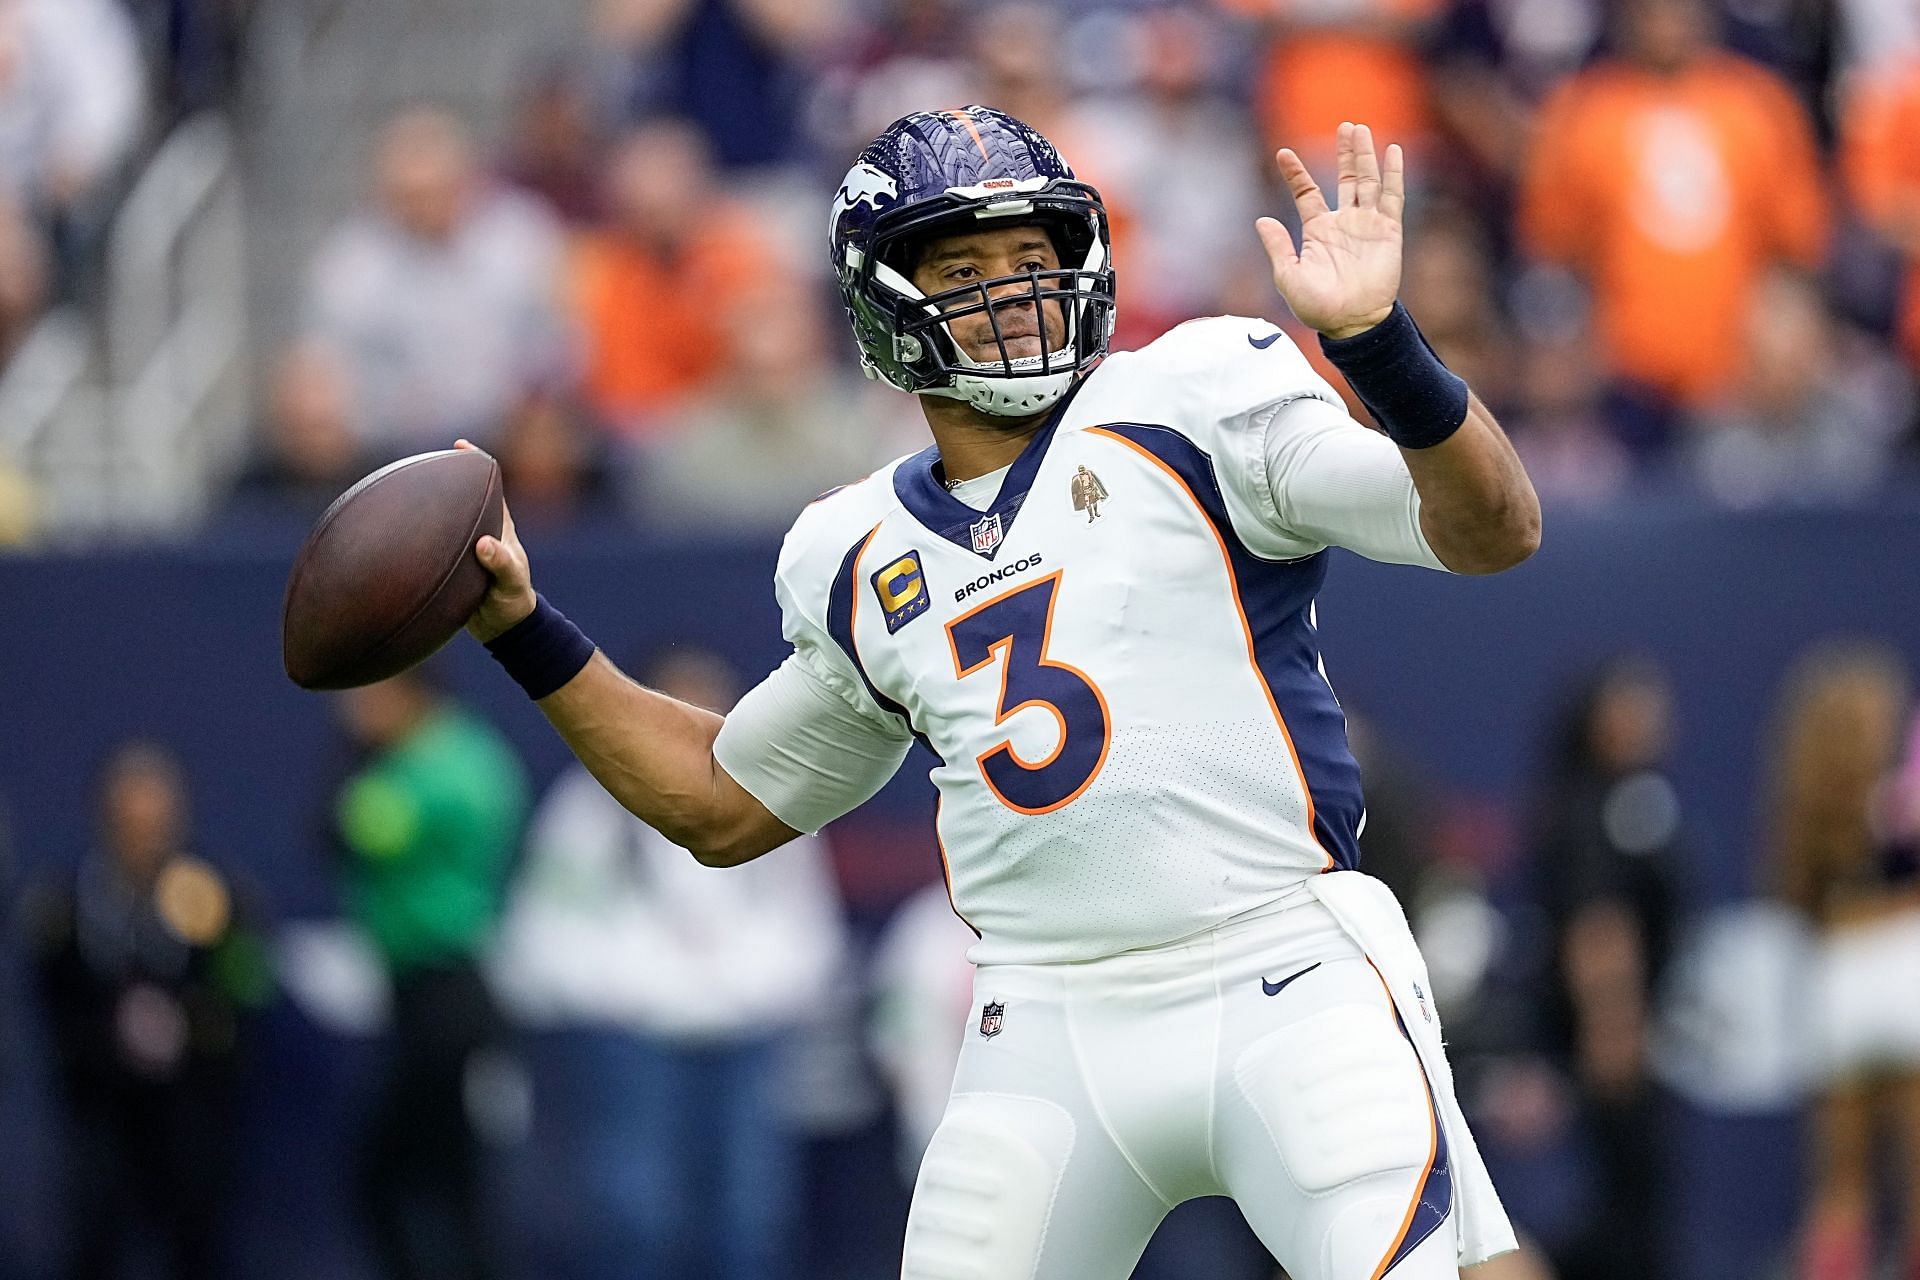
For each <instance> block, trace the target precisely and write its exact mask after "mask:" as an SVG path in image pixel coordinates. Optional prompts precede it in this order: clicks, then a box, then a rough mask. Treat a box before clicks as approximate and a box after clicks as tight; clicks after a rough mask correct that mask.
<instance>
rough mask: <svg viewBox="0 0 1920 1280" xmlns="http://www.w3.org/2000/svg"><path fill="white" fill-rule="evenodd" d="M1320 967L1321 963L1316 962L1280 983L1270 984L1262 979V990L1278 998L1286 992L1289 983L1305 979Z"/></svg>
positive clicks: (1281, 980)
mask: <svg viewBox="0 0 1920 1280" xmlns="http://www.w3.org/2000/svg"><path fill="white" fill-rule="evenodd" d="M1319 967H1320V961H1318V960H1316V961H1314V962H1313V963H1312V964H1310V965H1308V966H1307V967H1306V968H1304V969H1302V970H1301V971H1300V972H1298V973H1296V974H1291V975H1289V976H1288V977H1285V978H1282V979H1280V981H1278V982H1268V981H1267V980H1266V979H1265V978H1262V979H1260V989H1261V990H1262V991H1264V992H1266V993H1267V994H1268V995H1270V996H1277V995H1279V994H1280V993H1281V992H1282V991H1284V990H1286V988H1287V984H1288V983H1289V982H1293V981H1295V980H1296V979H1299V978H1304V977H1306V976H1307V975H1308V974H1310V973H1312V972H1313V971H1314V970H1315V969H1318V968H1319Z"/></svg>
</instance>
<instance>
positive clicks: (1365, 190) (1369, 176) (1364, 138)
mask: <svg viewBox="0 0 1920 1280" xmlns="http://www.w3.org/2000/svg"><path fill="white" fill-rule="evenodd" d="M1351 136H1352V138H1353V173H1354V187H1353V202H1354V203H1355V204H1356V205H1358V206H1360V207H1361V208H1362V209H1376V208H1378V207H1379V206H1380V157H1379V156H1378V155H1377V154H1376V153H1375V152H1374V149H1373V130H1371V129H1369V128H1367V126H1366V125H1363V124H1356V125H1354V126H1353V133H1352V135H1351ZM1340 203H1341V206H1342V207H1345V205H1346V201H1345V200H1344V199H1343V200H1341V202H1340Z"/></svg>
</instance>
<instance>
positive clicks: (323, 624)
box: [280, 449, 504, 689]
mask: <svg viewBox="0 0 1920 1280" xmlns="http://www.w3.org/2000/svg"><path fill="white" fill-rule="evenodd" d="M503 496H504V495H503V492H502V489H501V483H500V464H499V463H497V462H495V461H494V460H493V458H492V457H491V456H490V455H488V454H486V453H482V452H480V451H479V450H477V449H445V450H441V451H440V452H437V453H422V454H417V455H415V456H414V457H411V458H402V459H400V460H399V461H398V462H394V463H389V464H388V465H387V466H384V467H382V468H380V470H378V471H376V472H374V473H373V474H372V475H370V476H368V477H366V478H365V479H364V480H362V481H360V482H359V483H358V484H356V485H354V486H353V487H352V488H351V489H348V490H347V491H346V492H345V493H343V494H341V495H340V496H339V497H338V498H336V499H335V500H334V503H333V505H332V506H330V507H328V508H327V510H326V513H325V514H324V515H322V516H321V517H320V521H319V523H318V524H316V525H315V526H314V527H313V532H312V533H310V534H308V535H307V540H306V542H305V543H304V544H302V546H301V548H300V554H299V555H298V556H296V557H295V558H294V562H293V572H292V573H291V574H290V575H288V578H287V593H286V598H285V601H284V602H283V604H282V607H281V612H280V650H281V658H282V661H283V662H284V663H285V666H286V670H287V676H288V677H289V678H290V679H291V680H292V681H293V682H294V683H295V684H297V685H299V686H300V687H301V688H303V689H348V688H352V687H354V686H356V685H363V684H372V683H374V682H375V681H377V680H384V679H386V678H387V677H389V676H393V675H397V674H399V673H400V672H402V671H405V670H406V669H407V668H408V667H411V666H413V665H414V664H415V663H418V662H420V661H422V660H424V659H425V658H426V657H427V656H428V655H430V654H432V653H433V652H434V651H435V650H436V649H438V648H440V646H441V645H444V644H445V643H446V642H447V641H448V640H451V639H452V638H453V636H454V633H455V632H457V631H459V630H460V628H461V627H462V626H463V625H464V624H465V623H466V620H467V619H468V618H469V617H470V616H472V614H473V611H474V610H475V609H476V608H478V607H479V605H480V601H481V600H482V598H484V597H485V595H486V593H487V585H488V582H489V575H488V573H487V571H486V569H485V568H484V567H482V566H481V564H480V562H479V561H478V560H477V559H475V558H474V555H473V545H474V543H475V542H476V541H478V540H479V538H480V536H481V535H482V534H491V535H492V536H494V537H499V536H500V524H501V517H502V512H503V510H504V508H503V505H502V503H503Z"/></svg>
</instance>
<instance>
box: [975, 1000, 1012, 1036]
mask: <svg viewBox="0 0 1920 1280" xmlns="http://www.w3.org/2000/svg"><path fill="white" fill-rule="evenodd" d="M1006 1012H1007V1006H1005V1005H1003V1004H1000V1003H998V1002H997V1001H996V1002H994V1003H991V1004H989V1005H987V1007H986V1008H984V1009H982V1010H980V1034H981V1035H983V1036H986V1037H987V1038H989V1039H991V1038H993V1037H994V1036H997V1035H999V1034H1000V1019H1001V1018H1002V1017H1003V1016H1005V1014H1006Z"/></svg>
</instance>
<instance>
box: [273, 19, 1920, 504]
mask: <svg viewBox="0 0 1920 1280" xmlns="http://www.w3.org/2000/svg"><path fill="white" fill-rule="evenodd" d="M967 101H979V102H985V103H989V104H992V105H994V106H997V107H1001V108H1004V109H1006V110H1009V111H1012V112H1013V113H1015V114H1016V115H1019V116H1021V117H1023V118H1025V119H1027V120H1029V121H1030V122H1032V123H1034V124H1035V125H1037V126H1038V127H1040V128H1041V129H1042V130H1043V131H1044V132H1046V133H1047V134H1048V135H1049V136H1051V137H1053V138H1054V139H1055V140H1056V141H1057V142H1058V143H1059V145H1060V146H1061V148H1062V150H1063V151H1064V153H1065V154H1066V155H1067V156H1068V158H1069V160H1070V161H1071V162H1072V163H1073V164H1074V165H1075V166H1076V167H1077V169H1078V170H1079V172H1080V173H1081V174H1082V176H1084V177H1086V178H1088V179H1090V180H1091V181H1093V182H1094V183H1096V184H1097V185H1098V186H1099V187H1100V189H1101V190H1102V191H1103V192H1104V194H1105V196H1106V199H1107V202H1108V205H1109V208H1110V210H1111V213H1112V216H1113V224H1114V229H1115V238H1116V241H1117V244H1116V249H1115V253H1116V260H1117V262H1118V265H1119V270H1120V281H1121V284H1120V289H1121V305H1120V311H1119V314H1120V333H1119V338H1118V345H1119V346H1121V347H1123V348H1124V347H1128V346H1134V345H1138V344H1141V343H1144V342H1147V341H1150V340H1151V339H1153V338H1154V337H1155V336H1157V335H1158V334H1159V333H1161V332H1163V331H1164V330H1165V329H1167V328H1168V327H1170V326H1171V325H1173V324H1175V323H1178V322H1179V321H1181V320H1183V319H1186V318H1189V317H1191V316H1194V315H1198V314H1208V313H1217V312H1234V313H1247V314H1266V315H1272V316H1273V318H1275V319H1279V320H1282V321H1285V320H1287V319H1288V317H1286V316H1285V315H1284V308H1282V306H1281V304H1280V303H1279V302H1278V299H1277V297H1276V296H1275V294H1274V292H1273V290H1272V288H1271V286H1270V284H1269V282H1268V272H1267V270H1266V268H1265V265H1264V261H1263V259H1262V257H1261V254H1260V252H1259V249H1258V246H1257V242H1256V240H1255V237H1254V235H1253V233H1252V231H1251V224H1252V221H1253V219H1254V218H1255V217H1256V216H1257V215H1258V214H1260V213H1263V212H1269V211H1277V212H1279V213H1281V214H1283V215H1285V214H1288V213H1290V208H1289V206H1290V203H1291V202H1290V201H1289V200H1288V199H1286V197H1285V196H1284V194H1283V193H1281V192H1279V191H1278V190H1276V187H1275V184H1274V181H1273V176H1274V175H1273V170H1272V164H1271V161H1270V158H1269V157H1270V153H1271V150H1272V149H1273V148H1274V147H1275V146H1277V145H1281V144H1285V145H1289V146H1292V147H1294V148H1296V149H1298V150H1299V151H1301V153H1302V154H1303V155H1306V156H1307V157H1309V159H1310V161H1312V162H1313V163H1315V164H1317V165H1318V166H1320V167H1321V168H1323V169H1324V167H1325V165H1326V164H1327V163H1329V159H1330V158H1329V152H1330V148H1331V140H1332V138H1333V136H1334V131H1335V128H1336V126H1337V125H1338V123H1339V122H1340V121H1341V120H1343V119H1357V120H1364V121H1368V122H1370V123H1371V124H1372V125H1373V126H1374V129H1375V131H1376V133H1377V134H1378V135H1380V136H1382V137H1384V138H1388V139H1394V140H1398V141H1400V142H1402V143H1403V144H1404V145H1405V146H1406V147H1407V149H1408V156H1409V159H1408V170H1409V173H1410V175H1411V176H1412V180H1413V182H1414V183H1415V185H1416V191H1415V193H1414V196H1413V198H1412V200H1411V201H1410V208H1411V209H1412V211H1413V213H1412V226H1411V228H1410V233H1409V240H1408V253H1407V262H1406V275H1405V296H1406V298H1407V300H1408V302H1409V305H1410V306H1411V308H1412V310H1413V311H1414V313H1415V315H1416V316H1417V317H1419V319H1420V320H1421V322H1422V324H1423V326H1424V327H1425V329H1426V331H1427V333H1428V334H1429V336H1430V338H1431V339H1432V341H1433V343H1434V345H1435V346H1436V348H1437V349H1438V350H1439V351H1440V352H1441V354H1442V355H1443V356H1444V357H1445V358H1446V359H1447V360H1448V361H1449V362H1450V363H1451V364H1453V365H1454V367H1455V368H1457V369H1458V370H1460V371H1461V372H1462V373H1463V374H1465V375H1466V376H1467V377H1468V379H1469V380H1470V381H1471V383H1472V384H1473V385H1474V387H1475V388H1476V390H1477V391H1478V392H1479V393H1480V394H1481V396H1482V397H1483V398H1484V399H1486V400H1487V401H1488V402H1489V404H1491V405H1492V406H1493V407H1494V409H1495V410H1496V411H1497V412H1498V413H1499V414H1500V415H1501V416H1502V418H1503V420H1504V421H1505V423H1506V424H1507V426H1508V427H1509V429H1510V430H1511V432H1512V433H1513V435H1514V437H1515V439H1516V441H1517V442H1518V444H1519V446H1520V448H1521V450H1522V451H1523V453H1524V454H1525V456H1526V458H1527V460H1528V462H1529V463H1530V465H1531V467H1532V469H1533V471H1534V474H1535V476H1536V477H1537V480H1538V482H1539V484H1540V486H1541V487H1542V489H1543V490H1545V491H1546V492H1547V494H1548V496H1549V501H1552V502H1556V503H1562V504H1564V503H1572V502H1582V503H1597V502H1604V501H1607V500H1609V499H1612V498H1614V497H1616V496H1618V495H1621V494H1623V493H1628V492H1635V493H1645V492H1649V491H1680V492H1683V493H1691V494H1698V495H1703V496H1705V497H1706V498H1708V499H1709V500H1711V501H1714V502H1717V503H1725V504H1730V505H1738V506H1749V505H1761V504H1793V503H1819V502H1831V501H1835V500H1840V501H1847V500H1857V499H1860V498H1863V497H1865V496H1867V495H1870V494H1872V493H1874V492H1875V491H1877V490H1880V489H1882V488H1883V487H1885V486H1887V485H1888V484H1889V483H1893V482H1895V481H1896V477H1898V476H1900V475H1901V473H1902V472H1903V471H1904V470H1905V469H1906V465H1907V454H1908V451H1909V447H1910V445H1911V444H1912V443H1913V425H1914V417H1915V401H1914V395H1913V386H1914V374H1915V371H1916V370H1920V269H1914V268H1911V267H1909V266H1905V265H1903V264H1908V263H1920V232H1917V231H1916V230H1915V228H1916V226H1920V221H1917V220H1920V213H1917V212H1916V210H1920V165H1916V162H1915V159H1914V157H1915V155H1916V154H1920V153H1916V151H1915V148H1914V147H1913V146H1912V145H1911V142H1910V138H1911V125H1912V124H1913V123H1914V122H1915V121H1916V120H1917V119H1920V14H1916V13H1915V12H1914V10H1913V8H1912V6H1910V5H1901V4H1892V3H1875V2H1874V0H1855V2H1853V3H1839V4H1835V5H1827V4H1813V3H1794V2H1791V0H1786V2H1782V3H1775V4H1767V5H1752V4H1741V5H1732V4H1727V5H1718V6H1717V5H1715V4H1713V3H1711V0H1618V2H1617V3H1608V4H1601V3H1599V2H1598V0H1561V2H1560V3H1555V4H1548V5H1536V4H1526V5H1521V4H1505V3H1500V2H1499V0H1350V2H1347V3H1340V4H1331V5H1329V4H1298V3H1290V2H1289V0H1218V2H1217V3H1215V4H1213V5H1180V6H1174V5H1147V4H1128V3H1104V4H1094V3H1073V4H1043V3H1031V2H1016V3H1003V4H996V5H991V6H987V7H984V8H982V7H977V6H961V5H959V4H956V3H952V0H888V2H885V3H872V4H866V5H862V4H858V3H854V2H853V0H841V2H837V3H825V2H823V3H817V4H810V5H804V6H793V5H783V4H776V3H767V2H765V0H669V2H666V3H660V2H657V0H646V2H639V0H604V2H603V3H601V4H599V5H598V6H597V7H596V12H595V25H594V39H593V41H592V43H591V44H589V45H588V46H586V47H583V48H579V49H575V50H571V51H568V52H565V53H562V54H558V55H555V56H554V57H553V58H551V59H550V60H548V61H547V62H545V63H544V64H543V65H542V66H541V67H539V68H538V69H537V71H535V72H534V73H533V74H531V75H530V76H529V77H528V79H527V81H526V83H525V85H524V88H523V92H522V96H521V100H520V103H519V106H518V109H517V111H516V113H515V117H514V121H513V124H512V127H511V129H510V136H509V137H508V138H507V139H506V140H505V141H504V142H503V143H502V144H500V145H499V146H497V147H493V148H491V149H489V148H488V147H487V146H486V145H485V144H483V143H482V142H481V141H480V140H477V139H475V138H473V137H472V136H470V135H469V134H468V133H467V132H466V131H465V130H464V129H463V128H462V126H461V123H460V122H459V121H458V120H457V119H455V118H453V117H452V116H451V115H448V114H446V113H443V112H439V111H436V110H434V109H431V108H421V109H417V110H411V111H409V112H407V113H406V114H404V115H402V116H400V117H399V118H397V119H395V120H393V121H392V122H391V123H390V124H389V125H388V127H387V128H386V130H385V131H384V133H383V134H382V135H381V137H380V138H379V140H378V143H377V146H376V148H375V154H374V159H373V162H372V164H371V167H370V175H369V192H368V198H367V202H366V205H365V207H364V209H363V210H362V211H361V212H360V213H358V214H356V215H355V216H354V217H352V218H351V219H350V220H349V221H348V222H346V223H345V224H343V225H341V226H340V227H339V228H338V229H337V230H336V231H335V233H334V234H333V235H332V237H331V238H330V239H329V241H328V243H327V244H326V246H325V247H324V248H323V249H322V250H321V251H320V253H319V255H318V256H317V258H316V259H315V261H314V264H313V268H312V273H311V277H310V286H309V297H308V306H307V316H308V321H309V324H308V329H307V332H306V334H305V335H304V337H303V339H302V340H301V341H300V342H299V343H298V344H297V345H296V346H294V347H293V348H292V349H290V350H288V351H287V352H285V353H284V355H283V356H282V357H281V360H280V362H279V364H278V367H277V369H276V372H275V374H274V376H273V379H272V386H273V392H272V395H271V396H270V398H269V401H268V404H269V412H268V415H267V417H268V421H267V424H266V426H265V428H264V431H263V450H264V452H263V457H262V460H261V462H260V464H259V465H258V466H257V467H256V468H255V470H254V471H253V472H252V473H251V474H250V476H249V479H248V483H249V484H266V485H268V486H274V487H281V488H286V489H291V490H294V491H296V492H303V491H306V490H314V491H316V492H318V493H325V492H328V491H336V490H337V489H338V488H339V486H340V484H341V482H342V481H343V480H346V479H350V478H351V477H352V476H353V475H355V474H357V473H358V470H359V469H362V468H364V467H365V465H366V464H367V463H368V462H370V461H377V460H379V459H382V458H385V457H387V456H391V455H394V454H396V453H400V452H406V451H411V450H415V449H418V448H422V447H429V446H433V445H439V444H443V443H444V442H445V441H447V440H448V439H450V438H452V437H453V436H455V435H461V434H464V435H467V436H469V437H471V438H473V439H475V440H477V441H479V442H481V443H483V444H485V445H486V446H487V447H489V448H492V449H495V450H497V451H498V452H499V454H500V456H501V457H502V459H503V462H504V463H505V464H506V466H507V468H508V470H509V473H510V480H509V484H510V487H511V488H512V490H513V492H514V494H515V498H516V501H517V502H518V503H520V504H521V505H522V506H523V507H526V508H528V509H532V508H536V507H537V508H539V509H540V512H541V514H543V515H556V516H564V515H567V514H570V513H574V512H578V511H581V510H584V509H586V508H590V507H594V506H598V505H600V504H603V503H604V504H606V506H607V507H608V508H609V509H617V510H625V511H627V512H629V513H632V514H636V515H639V516H641V517H642V518H646V519H657V520H660V521H663V522H666V523H670V524H671V523H684V522H687V521H691V520H706V521H713V522H726V523H740V522H746V523H748V524H750V525H751V524H765V525H768V526H778V525H781V524H783V523H784V522H785V520H786V519H787V517H788V516H789V515H790V513H791V512H792V511H793V510H794V508H795V507H796V506H797V505H798V504H799V503H801V502H803V501H804V500H805V499H806V498H807V497H809V496H811V495H812V494H813V493H815V492H818V491H820V490H823V489H825V488H827V487H830V486H831V485H833V484H837V483H841V482H843V481H844V480H846V479H847V478H849V477H850V476H855V475H858V474H861V473H863V472H864V471H865V470H867V469H870V468H871V467H872V466H873V465H876V464H877V463H878V462H880V461H882V460H884V459H886V458H887V457H890V456H893V455H895V454H897V453H899V452H901V451H904V450H906V449H908V448H912V447H915V446H916V444H917V443H918V434H917V424H916V422H915V420H914V417H913V414H912V411H911V407H910V406H909V405H908V404H907V402H906V401H904V399H903V398H902V397H899V396H895V395H888V394H886V393H885V392H884V390H880V391H878V393H876V389H875V388H873V387H871V386H863V385H862V384H861V383H860V382H859V380H858V379H857V378H855V377H852V376H850V375H851V374H852V373H853V372H854V369H853V361H852V359H851V354H852V353H851V348H850V347H848V345H847V343H846V342H845V339H844V335H843V334H842V332H841V326H840V324H839V321H838V319H837V316H836V307H835V303H834V300H833V297H832V293H831V289H830V287H829V282H828V281H827V280H826V279H825V255H824V253H823V251H822V246H821V244H820V242H819V229H820V221H821V211H822V209H823V208H824V203H825V195H826V193H827V192H828V191H830V190H831V189H832V187H833V185H834V182H835V180H836V179H837V177H838V176H839V175H840V174H841V173H842V172H843V170H844V167H845V166H846V165H847V164H848V163H849V161H850V159H851V157H852V156H853V155H854V154H855V153H856V151H857V150H858V148H859V147H860V146H861V145H862V143H863V142H864V140H865V139H867V138H868V137H870V136H871V135H872V134H874V133H875V132H877V131H878V129H879V128H880V127H882V126H883V125H884V124H885V123H886V122H887V121H888V120H889V119H891V118H893V117H894V116H896V115H898V114H901V113H903V112H905V111H907V110H909V109H913V108H917V107H922V106H925V105H927V104H928V103H960V102H967ZM1309 349H1310V350H1311V344H1309ZM1356 409H1357V406H1356Z"/></svg>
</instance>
